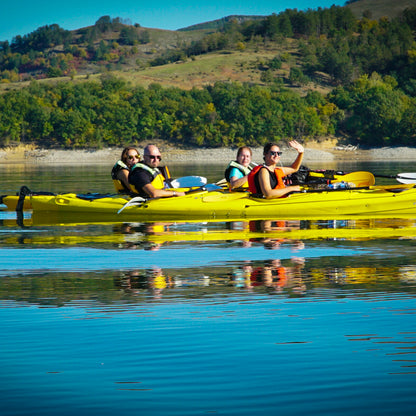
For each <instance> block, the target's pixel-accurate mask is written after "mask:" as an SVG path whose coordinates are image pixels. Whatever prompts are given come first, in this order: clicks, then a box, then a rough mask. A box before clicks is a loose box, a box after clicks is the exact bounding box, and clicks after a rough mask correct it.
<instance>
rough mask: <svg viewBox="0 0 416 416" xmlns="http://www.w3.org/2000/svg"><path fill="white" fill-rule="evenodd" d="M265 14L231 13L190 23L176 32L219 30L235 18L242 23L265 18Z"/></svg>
mask: <svg viewBox="0 0 416 416" xmlns="http://www.w3.org/2000/svg"><path fill="white" fill-rule="evenodd" d="M266 17H267V16H259V15H256V16H254V15H253V16H244V15H236V14H235V15H231V16H226V17H222V18H221V19H217V20H211V21H209V22H204V23H198V24H196V25H191V26H187V27H184V28H181V29H178V32H186V31H189V30H207V29H212V30H219V29H223V28H224V26H225V25H226V24H227V23H229V22H230V21H231V20H236V21H237V22H238V23H242V22H245V21H246V20H263V19H265V18H266Z"/></svg>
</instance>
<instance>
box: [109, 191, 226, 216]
mask: <svg viewBox="0 0 416 416" xmlns="http://www.w3.org/2000/svg"><path fill="white" fill-rule="evenodd" d="M218 189H222V188H221V187H219V186H217V185H215V184H208V185H202V186H199V187H196V188H193V189H190V190H189V191H187V192H185V194H186V195H188V194H193V193H196V192H201V191H207V190H208V191H214V190H218ZM154 199H157V198H154ZM146 201H148V199H145V198H142V197H141V196H135V197H134V198H132V199H130V201H128V202H126V203H125V204H124V205H123V206H122V207H121V208H120V209H119V210H118V211H117V214H120V213H121V212H122V211H123V210H124V209H125V208H127V207H129V206H132V205H141V204H142V203H143V202H146Z"/></svg>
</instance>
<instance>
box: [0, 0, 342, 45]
mask: <svg viewBox="0 0 416 416" xmlns="http://www.w3.org/2000/svg"><path fill="white" fill-rule="evenodd" d="M333 4H335V5H338V6H343V5H344V4H345V0H342V1H337V0H292V1H288V0H274V1H273V0H209V1H205V2H202V1H195V0H176V1H175V0H153V1H151V0H150V1H144V0H119V1H117V0H71V1H66V2H59V1H53V2H51V1H50V0H37V1H33V0H21V1H17V0H14V1H11V2H7V7H6V6H5V5H4V7H3V11H2V13H1V14H0V41H5V40H8V41H11V40H12V38H13V37H14V36H17V35H21V36H23V35H26V34H28V33H30V32H33V31H34V30H36V29H37V28H39V27H41V26H45V25H51V24H53V23H56V24H58V25H59V26H60V27H62V28H63V29H67V30H73V29H79V28H81V27H85V26H91V25H93V24H94V23H95V22H96V21H97V20H98V19H99V18H100V17H101V16H106V15H108V16H111V17H112V18H114V17H121V18H123V19H130V20H131V23H132V24H134V23H139V24H140V25H141V26H143V27H148V28H157V29H169V30H176V29H180V28H182V27H186V26H190V25H193V24H197V23H202V22H206V21H210V20H215V19H220V18H221V17H225V16H229V15H232V14H242V15H270V14H272V13H276V14H278V13H279V12H281V11H283V10H286V9H298V10H306V9H308V8H310V9H316V8H318V7H322V8H325V7H330V6H332V5H333Z"/></svg>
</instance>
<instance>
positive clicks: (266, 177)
mask: <svg viewBox="0 0 416 416" xmlns="http://www.w3.org/2000/svg"><path fill="white" fill-rule="evenodd" d="M259 185H260V189H261V193H262V194H263V195H264V196H265V198H266V199H272V198H280V197H281V196H284V195H286V194H288V193H290V192H294V191H300V186H298V185H294V186H287V187H286V188H281V189H273V188H272V187H271V186H270V174H269V172H268V169H267V168H262V169H260V171H259Z"/></svg>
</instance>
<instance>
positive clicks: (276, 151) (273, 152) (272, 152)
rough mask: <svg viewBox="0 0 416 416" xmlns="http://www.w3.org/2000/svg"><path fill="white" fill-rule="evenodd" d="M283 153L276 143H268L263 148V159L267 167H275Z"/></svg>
mask: <svg viewBox="0 0 416 416" xmlns="http://www.w3.org/2000/svg"><path fill="white" fill-rule="evenodd" d="M281 154H282V152H281V151H280V147H279V146H278V145H277V144H276V143H271V142H270V143H267V144H266V145H265V146H264V148H263V159H264V162H265V163H266V165H275V164H277V163H278V162H279V158H280V156H281Z"/></svg>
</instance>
